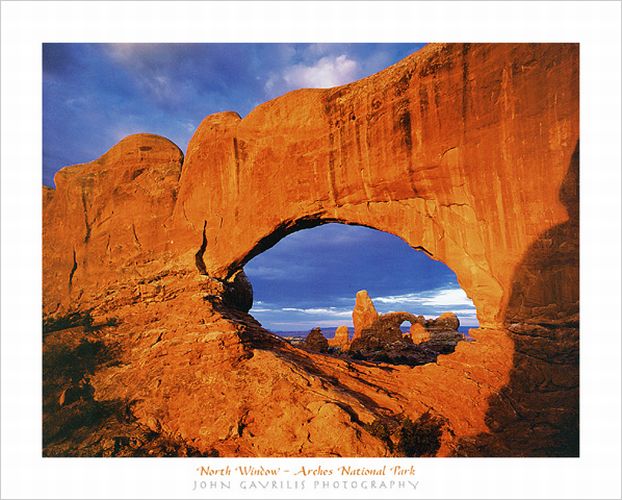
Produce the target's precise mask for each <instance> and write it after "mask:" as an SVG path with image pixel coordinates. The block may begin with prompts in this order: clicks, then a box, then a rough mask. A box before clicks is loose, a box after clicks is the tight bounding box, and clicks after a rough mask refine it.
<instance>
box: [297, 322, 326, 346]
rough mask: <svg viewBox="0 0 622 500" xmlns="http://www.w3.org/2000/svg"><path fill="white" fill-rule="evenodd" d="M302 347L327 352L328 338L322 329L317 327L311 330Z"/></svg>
mask: <svg viewBox="0 0 622 500" xmlns="http://www.w3.org/2000/svg"><path fill="white" fill-rule="evenodd" d="M301 347H302V348H303V349H306V350H307V351H312V352H327V351H328V340H326V337H324V335H323V334H322V329H321V328H319V327H316V328H314V329H313V330H311V331H310V332H309V334H308V335H307V338H305V341H304V342H303V343H302V346H301Z"/></svg>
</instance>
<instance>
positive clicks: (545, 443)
mask: <svg viewBox="0 0 622 500" xmlns="http://www.w3.org/2000/svg"><path fill="white" fill-rule="evenodd" d="M560 200H561V201H562V202H563V203H564V205H565V207H566V209H567V211H568V216H569V220H568V221H567V222H565V223H563V224H559V225H557V226H555V227H553V228H551V229H550V230H548V231H546V232H545V233H544V234H542V235H541V236H540V237H539V238H538V240H537V241H535V242H534V243H533V244H532V245H531V247H530V249H529V251H528V252H527V253H526V255H525V257H524V259H523V261H522V263H521V265H520V266H519V267H518V268H517V270H516V273H515V277H514V283H515V284H514V287H513V290H512V295H511V298H510V301H509V304H508V308H507V313H506V325H507V328H508V332H509V335H510V337H511V338H512V340H513V341H514V358H513V368H512V371H511V372H510V380H509V383H508V384H507V385H506V386H505V387H503V388H502V389H501V390H500V391H499V392H498V393H497V394H495V395H494V396H493V397H492V398H490V400H489V409H488V412H487V416H486V423H487V425H488V427H489V429H490V432H489V433H485V434H480V435H478V436H476V437H475V438H472V439H464V440H462V442H461V443H460V445H459V447H458V449H457V450H456V452H457V454H458V455H463V456H481V455H485V456H568V457H576V456H579V143H578V142H577V145H576V147H575V151H574V153H573V155H572V158H571V161H570V165H569V168H568V172H567V174H566V177H565V179H564V182H563V184H562V186H561V189H560Z"/></svg>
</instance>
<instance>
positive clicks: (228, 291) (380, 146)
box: [43, 44, 579, 456]
mask: <svg viewBox="0 0 622 500" xmlns="http://www.w3.org/2000/svg"><path fill="white" fill-rule="evenodd" d="M578 71H579V63H578V45H576V44H498V45H495V44H492V45H490V44H474V45H469V44H447V45H438V44H431V45H428V46H426V47H425V48H424V49H422V50H421V51H419V52H417V53H416V54H414V55H412V56H409V57H407V58H405V59H404V60H402V61H400V62H399V63H397V64H395V65H393V66H391V67H390V68H388V69H386V70H385V71H382V72H380V73H378V74H376V75H373V76H371V77H369V78H365V79H363V80H360V81H358V82H354V83H352V84H349V85H345V86H341V87H337V88H334V89H316V90H309V89H307V90H299V91H295V92H291V93H289V94H286V95H285V96H283V97H280V98H278V99H275V100H273V101H270V102H267V103H265V104H262V105H260V106H258V107H257V108H256V109H255V110H253V111H252V112H251V113H250V114H249V115H248V116H246V117H245V118H244V119H240V117H239V116H238V115H237V114H236V113H230V112H228V113H219V114H216V115H211V116H208V117H207V118H206V119H205V120H204V121H203V122H202V123H201V125H200V126H199V127H198V129H197V131H196V132H195V134H194V136H193V137H192V139H191V141H190V143H189V145H188V150H187V152H186V156H185V159H184V155H183V154H182V152H181V151H180V150H179V148H177V147H176V146H175V145H174V144H172V143H171V142H170V141H168V140H166V139H164V138H161V137H157V136H153V135H148V134H140V135H136V136H130V137H128V138H126V139H124V140H122V141H121V142H120V143H119V144H117V145H116V146H114V147H113V148H112V149H111V150H110V151H109V152H108V153H106V154H105V155H104V156H102V157H101V158H100V159H98V160H95V161H93V162H91V163H88V164H84V165H78V166H73V167H68V168H64V169H62V170H61V171H59V172H58V173H57V175H56V177H55V183H56V189H55V190H50V189H44V191H43V315H44V320H45V322H46V324H54V323H56V324H58V325H61V327H62V329H64V330H66V329H67V328H72V326H71V324H72V321H74V320H75V319H76V318H80V317H83V315H84V314H85V313H87V312H88V314H89V317H90V318H92V325H107V326H106V327H105V330H102V331H105V332H106V333H105V335H103V337H102V339H101V341H102V342H103V343H104V345H105V346H108V347H111V346H119V349H118V352H117V353H115V361H114V363H108V362H104V361H102V362H98V363H96V364H95V365H94V366H93V373H91V374H89V382H88V384H89V385H90V387H92V389H93V395H92V398H93V399H92V401H93V402H95V403H97V404H99V403H101V404H103V405H107V406H105V407H106V408H113V407H114V408H117V406H114V405H116V404H117V402H119V404H118V407H119V408H127V411H128V412H129V413H130V414H131V415H130V417H128V423H129V424H128V425H132V426H133V425H136V426H140V428H141V429H143V431H144V432H150V433H154V434H156V435H157V436H161V437H162V439H163V441H162V442H166V443H182V444H183V446H186V447H187V450H197V453H202V454H214V453H218V454H220V455H223V456H224V455H230V456H313V455H316V456H336V455H340V456H383V455H387V454H392V453H396V452H397V451H396V449H395V448H392V447H391V446H389V444H388V443H387V441H386V440H385V439H384V438H383V437H379V436H378V435H376V434H375V433H374V432H375V431H373V430H372V429H374V426H373V423H374V422H384V421H390V420H391V418H393V416H395V415H402V416H408V417H409V419H410V420H411V421H412V422H418V421H420V420H421V419H422V418H423V415H424V414H427V413H428V412H431V415H432V417H430V418H431V419H432V421H433V422H442V426H440V427H434V429H440V430H439V433H440V434H439V437H438V443H439V445H438V448H436V447H435V448H434V449H435V450H436V451H435V453H436V454H437V455H443V456H444V455H521V456H522V455H573V454H577V453H578V434H577V432H578V140H579V118H578V116H579V115H578V95H579V94H578ZM182 164H183V168H182ZM328 222H342V223H347V224H359V225H365V226H369V227H373V228H376V229H379V230H383V231H387V232H389V233H392V234H395V235H398V236H400V237H401V238H403V239H404V241H406V242H407V243H408V244H409V245H411V246H412V247H413V248H415V249H418V250H422V251H425V252H427V253H428V254H429V255H430V256H431V257H432V258H434V259H438V260H440V261H443V262H444V263H446V264H447V265H448V266H449V267H450V268H451V269H452V270H453V271H455V273H456V276H457V278H458V281H459V283H460V285H461V286H462V288H463V289H464V290H465V291H466V293H467V294H468V296H469V297H470V298H471V299H472V300H473V302H474V304H475V306H476V308H477V312H478V319H479V322H480V325H481V326H482V328H480V329H478V330H472V331H471V336H472V338H473V342H460V343H458V344H457V346H456V348H455V351H454V352H453V353H452V354H450V355H439V356H438V358H437V360H436V363H434V364H428V365H423V366H416V367H414V368H411V367H406V366H387V365H375V364H374V365H372V364H369V363H365V362H360V363H352V362H349V361H347V360H343V359H337V358H335V357H330V356H325V355H322V354H317V353H309V352H305V351H302V350H299V349H296V348H294V347H292V346H291V345H289V344H288V343H286V342H283V341H281V340H279V339H278V338H275V337H274V336H273V335H270V334H269V333H268V332H266V331H264V330H263V329H262V328H261V326H260V325H259V324H258V323H257V322H256V321H255V320H254V319H253V318H251V317H250V316H248V314H246V312H245V311H247V310H248V307H249V305H250V304H251V301H252V292H251V290H250V288H249V287H248V286H246V284H245V283H244V277H243V275H242V274H241V273H240V270H241V269H242V267H243V265H244V264H245V263H246V262H248V261H249V260H250V259H251V258H252V257H253V256H255V255H257V254H259V253H261V252H262V251H264V250H265V249H267V248H269V247H271V246H272V245H274V244H275V243H276V242H277V241H279V239H281V238H282V237H284V236H286V235H287V234H289V233H291V232H292V231H295V230H299V229H303V228H306V227H313V226H316V225H318V224H322V223H328ZM81 315H82V316H81ZM92 325H91V326H92ZM87 327H88V325H81V326H75V325H74V326H73V328H87ZM508 327H511V328H510V329H508ZM89 328H90V327H89ZM64 330H62V331H64ZM59 331H61V330H59ZM47 338H48V337H46V339H47ZM46 342H47V340H46ZM44 349H45V344H44ZM75 382H76V383H77V384H78V385H79V384H80V380H77V381H75ZM64 383H65V382H63V384H64ZM85 383H86V382H84V383H83V387H84V384H85ZM63 384H61V383H60V382H59V385H58V391H57V392H54V391H52V392H54V394H52V396H51V397H50V406H49V408H57V406H58V401H59V399H58V398H59V397H60V391H62V389H63V387H66V386H65V385H63ZM232 394H235V395H236V397H235V398H233V397H231V395H232ZM74 396H75V395H74ZM78 398H79V399H78V400H77V401H73V402H72V403H68V404H67V405H65V406H63V407H61V408H65V409H69V408H73V406H72V405H76V404H82V403H80V401H84V398H83V397H80V396H78ZM98 402H99V403H98ZM107 402H114V404H113V403H110V404H109V403H107ZM89 404H90V403H89ZM54 405H56V406H54ZM97 407H98V408H99V406H97ZM46 408H48V407H47V406H46ZM89 408H90V407H89ZM50 411H57V410H50ZM58 411H60V410H58ZM89 411H90V410H89ZM387 413H389V415H387ZM387 419H388V420H387ZM61 420H62V419H61ZM53 421H54V422H55V421H56V420H54V419H53ZM426 422H427V418H426ZM105 425H107V424H105ZM426 425H427V424H426ZM439 425H440V424H439ZM44 427H45V422H44ZM423 427H426V426H425V425H424V426H423ZM441 427H442V428H441ZM143 431H141V432H143ZM76 432H77V431H76ZM110 432H116V431H114V430H111V431H110ZM124 432H125V431H124ZM132 432H134V431H132ZM434 433H436V430H434ZM139 434H140V433H136V434H135V437H137V438H138V437H139ZM58 435H60V434H58ZM88 435H91V434H89V433H88V432H86V431H85V433H84V434H80V433H79V432H78V433H73V434H72V436H73V438H72V439H74V440H75V443H77V444H76V447H75V449H81V450H91V451H87V452H85V453H90V452H92V450H93V449H94V448H93V447H97V446H100V445H98V444H96V443H95V444H93V446H91V445H89V446H90V447H86V448H85V447H82V448H80V443H82V444H84V439H87V438H86V437H84V436H88ZM141 435H142V434H141ZM151 435H152V434H149V436H151ZM335 435H339V436H341V438H340V440H339V441H335V440H334V439H333V436H335ZM434 435H436V434H434ZM80 436H82V437H80ZM98 436H103V434H98ZM143 437H144V436H143ZM140 439H143V438H140ZM100 441H101V443H107V444H105V446H104V444H101V446H100V448H101V447H105V448H106V449H107V450H109V449H110V441H109V440H108V438H107V437H102V438H101V440H100ZM100 441H98V442H100ZM69 442H70V441H65V443H69ZM48 444H49V447H53V446H56V445H55V444H54V443H53V442H52V441H50V442H49V443H48ZM115 446H116V445H115ZM158 446H159V445H158ZM180 446H181V445H180ZM49 447H48V448H49ZM113 448H114V447H113ZM71 449H72V448H71V447H69V448H67V447H65V448H63V449H62V451H60V452H59V453H61V454H63V453H64V454H71ZM128 449H129V448H128ZM150 449H151V450H156V452H155V453H156V454H157V453H164V451H157V450H162V449H163V448H158V447H157V446H155V445H154V447H151V448H150ZM75 453H78V452H75ZM187 453H191V452H190V451H187Z"/></svg>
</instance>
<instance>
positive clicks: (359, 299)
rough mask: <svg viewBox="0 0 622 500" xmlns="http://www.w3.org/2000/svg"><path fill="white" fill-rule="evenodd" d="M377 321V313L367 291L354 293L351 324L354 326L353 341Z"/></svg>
mask: <svg viewBox="0 0 622 500" xmlns="http://www.w3.org/2000/svg"><path fill="white" fill-rule="evenodd" d="M377 319H378V311H376V307H375V306H374V303H373V302H372V300H371V298H370V297H369V294H368V293H367V290H359V291H358V292H357V293H356V301H355V303H354V310H353V311H352V322H353V324H354V337H353V340H354V339H357V338H359V337H360V336H361V334H362V332H363V330H364V329H365V328H369V327H370V326H372V325H373V324H374V322H375V321H376V320H377Z"/></svg>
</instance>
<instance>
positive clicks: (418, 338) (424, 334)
mask: <svg viewBox="0 0 622 500" xmlns="http://www.w3.org/2000/svg"><path fill="white" fill-rule="evenodd" d="M410 339H411V340H412V341H413V344H421V343H422V342H427V341H428V340H430V332H429V331H428V330H427V329H426V327H425V326H423V325H422V324H421V323H413V324H412V325H411V326H410Z"/></svg>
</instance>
